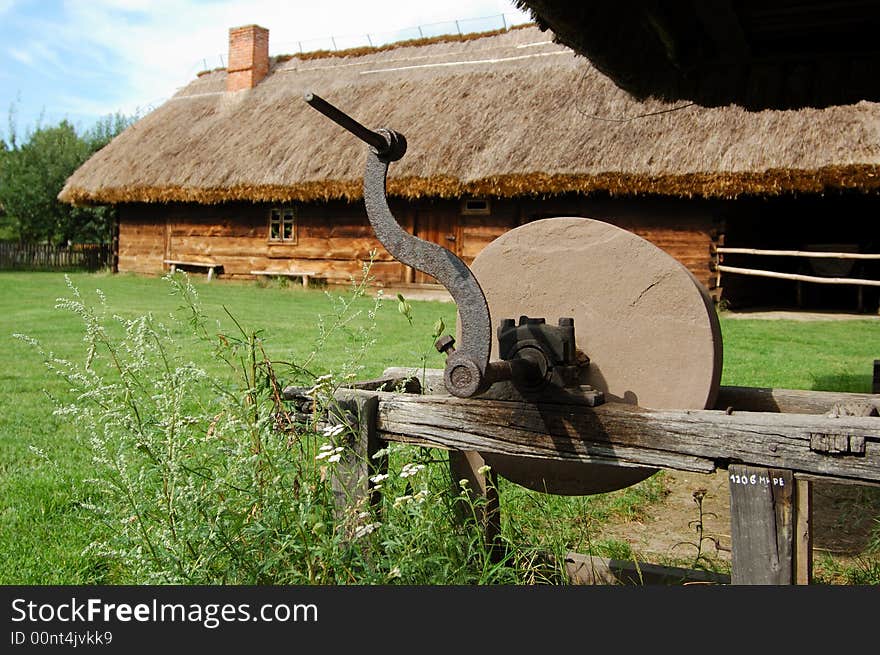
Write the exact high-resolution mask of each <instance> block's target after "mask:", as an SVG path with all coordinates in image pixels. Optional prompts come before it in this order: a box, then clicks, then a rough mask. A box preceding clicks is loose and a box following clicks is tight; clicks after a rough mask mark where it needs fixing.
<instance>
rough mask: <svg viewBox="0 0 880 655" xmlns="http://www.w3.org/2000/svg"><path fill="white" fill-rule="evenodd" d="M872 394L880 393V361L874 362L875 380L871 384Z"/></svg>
mask: <svg viewBox="0 0 880 655" xmlns="http://www.w3.org/2000/svg"><path fill="white" fill-rule="evenodd" d="M871 392H872V393H880V359H875V360H874V379H873V382H872V384H871Z"/></svg>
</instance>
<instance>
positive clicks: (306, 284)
mask: <svg viewBox="0 0 880 655" xmlns="http://www.w3.org/2000/svg"><path fill="white" fill-rule="evenodd" d="M302 278H303V289H308V288H309V276H308V275H303V276H302Z"/></svg>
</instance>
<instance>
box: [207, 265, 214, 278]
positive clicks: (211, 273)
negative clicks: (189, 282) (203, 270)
mask: <svg viewBox="0 0 880 655" xmlns="http://www.w3.org/2000/svg"><path fill="white" fill-rule="evenodd" d="M212 277H214V267H213V266H209V267H208V282H210V281H211V278H212Z"/></svg>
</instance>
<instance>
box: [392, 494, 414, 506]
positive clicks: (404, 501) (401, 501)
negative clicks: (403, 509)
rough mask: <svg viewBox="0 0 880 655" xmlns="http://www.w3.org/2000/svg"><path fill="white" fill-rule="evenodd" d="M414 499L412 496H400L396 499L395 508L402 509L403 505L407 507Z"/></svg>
mask: <svg viewBox="0 0 880 655" xmlns="http://www.w3.org/2000/svg"><path fill="white" fill-rule="evenodd" d="M412 499H413V497H412V496H398V497H397V498H395V499H394V507H400V506H401V505H406V504H407V503H409V502H411V501H412Z"/></svg>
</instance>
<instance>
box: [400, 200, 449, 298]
mask: <svg viewBox="0 0 880 655" xmlns="http://www.w3.org/2000/svg"><path fill="white" fill-rule="evenodd" d="M413 224H414V230H415V235H416V236H417V237H419V238H420V239H424V240H425V241H433V242H434V243H439V244H440V245H441V246H443V247H444V248H446V249H447V250H450V251H452V252H453V253H454V254H456V255H458V254H459V223H458V216H457V215H455V214H452V213H451V212H443V211H442V210H441V209H440V208H439V207H434V208H430V209H423V210H421V211H417V212H416V213H415V215H414V217H413ZM412 281H413V282H415V283H416V284H439V282H437V280H435V279H434V278H433V277H431V276H430V275H426V274H425V273H422V272H421V271H415V275H413V276H412Z"/></svg>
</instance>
